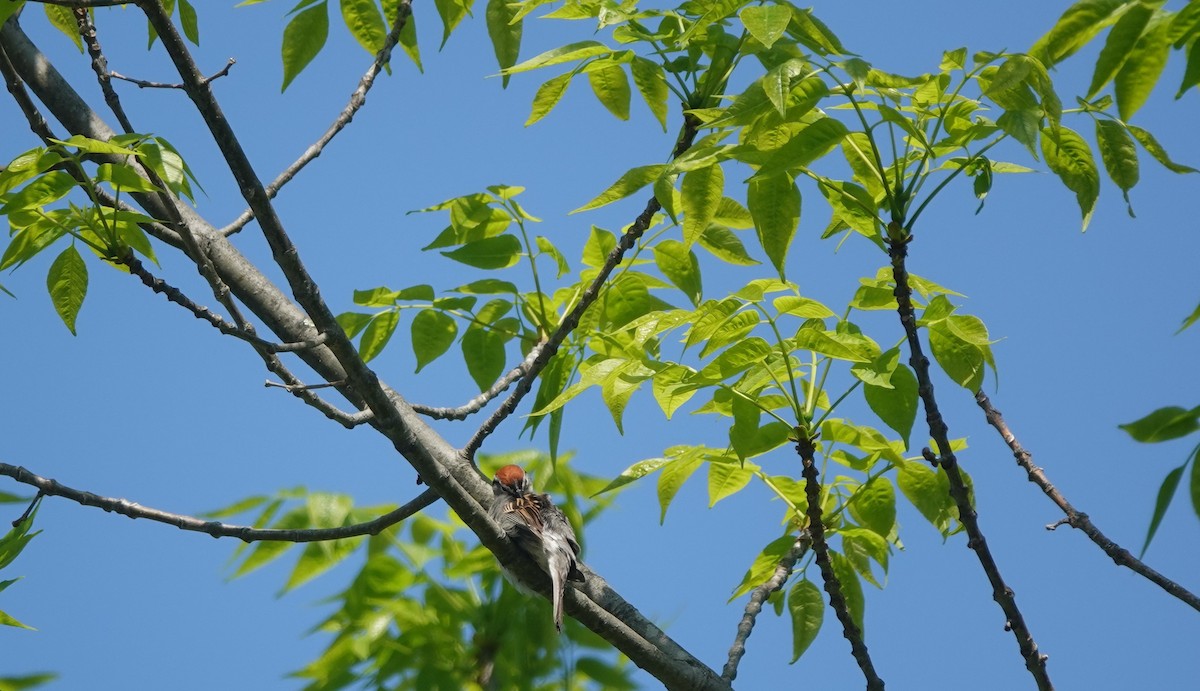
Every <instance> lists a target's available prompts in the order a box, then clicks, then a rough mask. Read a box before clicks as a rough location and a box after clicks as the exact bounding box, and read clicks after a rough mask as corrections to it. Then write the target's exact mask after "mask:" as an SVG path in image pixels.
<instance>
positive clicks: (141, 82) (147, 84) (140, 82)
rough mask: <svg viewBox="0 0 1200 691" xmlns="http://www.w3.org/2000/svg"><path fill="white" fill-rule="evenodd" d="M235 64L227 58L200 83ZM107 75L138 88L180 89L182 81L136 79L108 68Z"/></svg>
mask: <svg viewBox="0 0 1200 691" xmlns="http://www.w3.org/2000/svg"><path fill="white" fill-rule="evenodd" d="M236 64H237V60H235V59H233V58H229V62H226V63H225V66H224V67H222V68H221V69H220V70H219V71H217V72H214V73H213V74H211V75H209V76H207V77H205V78H204V79H201V80H200V83H201V84H207V83H209V82H211V81H213V80H214V79H220V78H221V77H224V76H226V75H228V74H229V70H230V69H232V68H233V66H234V65H236ZM108 76H109V78H111V79H120V80H121V81H123V82H129V83H130V84H136V85H137V86H138V88H139V89H182V88H183V83H182V82H180V83H177V84H167V83H166V82H152V81H149V80H146V79H137V78H135V77H126V76H125V75H123V74H121V73H120V72H117V71H116V70H109V71H108Z"/></svg>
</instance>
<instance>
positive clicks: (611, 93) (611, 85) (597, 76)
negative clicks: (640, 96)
mask: <svg viewBox="0 0 1200 691" xmlns="http://www.w3.org/2000/svg"><path fill="white" fill-rule="evenodd" d="M586 71H587V76H588V83H589V84H591V85H592V93H594V94H596V98H597V99H599V100H600V103H601V104H602V105H603V106H604V107H605V108H606V109H607V110H608V112H610V113H612V114H613V115H615V116H617V118H619V119H621V120H628V119H629V99H630V93H631V92H630V90H629V78H628V77H626V76H625V69H624V68H623V67H621V64H620V63H618V62H616V61H613V60H597V61H595V62H593V63H592V64H590V65H588V66H587V70H586Z"/></svg>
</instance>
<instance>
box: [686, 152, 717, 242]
mask: <svg viewBox="0 0 1200 691" xmlns="http://www.w3.org/2000/svg"><path fill="white" fill-rule="evenodd" d="M724 191H725V174H724V173H723V172H722V171H721V166H720V164H717V163H714V164H712V165H709V166H705V167H703V168H697V169H695V170H690V171H688V172H687V173H686V174H685V175H684V176H683V184H682V185H680V194H682V195H683V242H684V244H685V246H686V247H688V248H691V246H692V245H693V244H695V243H696V241H697V240H699V239H700V236H701V235H702V234H703V233H704V231H705V229H706V228H708V226H709V225H710V224H711V223H712V220H713V217H714V216H716V213H717V209H718V207H719V206H720V204H721V199H722V198H723V197H724Z"/></svg>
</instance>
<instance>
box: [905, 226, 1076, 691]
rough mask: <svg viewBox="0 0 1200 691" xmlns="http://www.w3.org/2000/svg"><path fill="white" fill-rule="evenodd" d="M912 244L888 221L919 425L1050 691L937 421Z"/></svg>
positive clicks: (1012, 624)
mask: <svg viewBox="0 0 1200 691" xmlns="http://www.w3.org/2000/svg"><path fill="white" fill-rule="evenodd" d="M912 239H913V236H912V235H907V234H903V231H901V229H900V224H899V223H898V222H896V221H892V223H891V224H890V226H889V235H888V243H887V246H888V255H889V256H890V257H891V260H892V277H893V279H894V280H895V282H896V287H895V289H894V290H893V293H894V294H895V296H896V311H897V313H898V314H899V316H900V324H901V326H903V328H904V334H905V337H906V338H907V340H908V347H909V351H910V357H909V361H908V362H909V364H910V365H912V368H913V370H914V371H915V372H916V375H917V392H918V393H919V394H920V396H921V402H922V403H923V404H924V406H925V420H926V422H927V424H928V425H929V434H930V436H931V437H933V441H934V444H936V445H937V449H938V456H939V458H938V465H940V466H941V467H942V470H944V471H945V472H946V478H947V479H948V480H949V482H950V496H951V497H953V499H954V503H955V505H956V506H957V507H958V520H959V521H960V522H961V523H962V525H963V528H964V529H965V530H966V532H967V547H969V548H971V549H972V550H974V552H975V555H976V556H977V557H978V558H979V563H980V565H982V567H983V571H984V573H985V574H986V575H987V578H988V581H989V582H990V583H991V585H992V598H993V599H994V600H995V601H996V602H997V603H998V604H999V605H1000V609H1001V610H1003V611H1004V616H1005V617H1007V618H1008V621H1007V623H1006V624H1005V628H1007V629H1009V630H1011V631H1012V633H1013V636H1015V637H1016V639H1017V646H1018V647H1019V648H1020V650H1021V656H1022V657H1023V658H1025V668H1026V669H1028V670H1029V673H1030V674H1032V675H1033V678H1034V680H1035V681H1036V682H1037V685H1038V689H1039V690H1040V691H1048V690H1049V689H1053V688H1054V685H1053V684H1052V683H1051V682H1050V676H1049V675H1048V674H1047V672H1046V656H1045V655H1042V654H1041V653H1039V652H1038V646H1037V642H1036V641H1034V640H1033V634H1032V633H1030V631H1029V627H1028V626H1026V625H1025V618H1024V617H1023V616H1022V615H1021V610H1020V609H1019V608H1018V607H1017V600H1016V596H1015V594H1014V593H1013V590H1012V588H1009V587H1008V586H1007V585H1005V583H1004V578H1003V577H1002V576H1001V575H1000V567H999V566H998V565H997V564H996V560H995V557H993V556H992V552H991V550H990V549H989V548H988V545H987V540H986V539H985V538H984V536H983V531H982V530H980V528H979V521H978V517H977V514H976V513H975V507H973V506H972V505H971V498H970V492H969V490H968V489H967V485H966V482H965V481H964V480H963V477H962V473H961V472H959V469H958V458H957V457H955V455H954V451H953V450H952V449H951V448H950V437H949V432H950V429H949V427H947V426H946V421H945V420H943V419H942V414H941V412H940V411H939V410H938V405H937V399H936V398H935V397H934V393H933V380H932V379H930V377H929V358H927V357H925V354H924V351H923V349H922V347H921V339H920V337H919V336H918V334H917V316H916V311H915V310H914V309H913V304H912V287H911V286H910V285H909V281H908V269H907V267H906V266H905V259H906V258H907V256H908V245H909V243H910V242H911V241H912Z"/></svg>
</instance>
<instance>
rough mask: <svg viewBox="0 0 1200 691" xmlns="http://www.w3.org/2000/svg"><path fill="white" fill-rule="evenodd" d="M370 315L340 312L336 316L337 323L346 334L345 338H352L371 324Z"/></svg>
mask: <svg viewBox="0 0 1200 691" xmlns="http://www.w3.org/2000/svg"><path fill="white" fill-rule="evenodd" d="M371 319H372V315H370V314H363V313H362V312H342V313H341V314H339V315H338V316H337V323H338V325H339V326H341V327H342V331H345V332H346V337H347V338H354V337H355V336H357V335H358V334H359V332H360V331H362V330H363V329H365V328H367V324H370V323H371Z"/></svg>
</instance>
